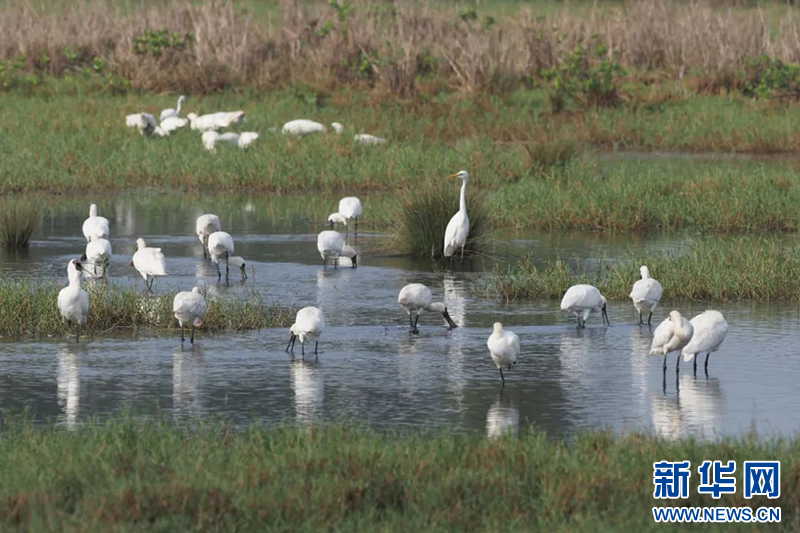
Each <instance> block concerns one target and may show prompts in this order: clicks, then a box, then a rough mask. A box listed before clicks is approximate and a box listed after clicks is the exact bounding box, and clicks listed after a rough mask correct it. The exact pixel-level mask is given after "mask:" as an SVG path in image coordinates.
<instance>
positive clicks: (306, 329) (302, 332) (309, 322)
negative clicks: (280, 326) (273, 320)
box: [286, 307, 325, 356]
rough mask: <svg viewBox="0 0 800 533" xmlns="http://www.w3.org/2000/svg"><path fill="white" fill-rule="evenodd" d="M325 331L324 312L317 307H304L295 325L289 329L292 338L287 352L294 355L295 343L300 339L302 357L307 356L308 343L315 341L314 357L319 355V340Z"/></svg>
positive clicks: (298, 313) (296, 318)
mask: <svg viewBox="0 0 800 533" xmlns="http://www.w3.org/2000/svg"><path fill="white" fill-rule="evenodd" d="M324 329H325V317H324V316H322V311H320V310H319V309H318V308H316V307H304V308H302V309H301V310H299V311H298V312H297V316H296V317H295V319H294V324H292V327H291V328H289V331H291V337H289V344H287V345H286V351H287V352H288V351H289V350H290V349H291V351H292V353H294V343H295V341H296V340H297V339H298V337H299V338H300V349H301V350H302V352H301V353H302V355H305V354H306V341H307V340H309V341H314V355H315V356H316V355H317V348H318V347H319V338H320V336H321V335H322V330H324Z"/></svg>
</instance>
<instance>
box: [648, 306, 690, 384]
mask: <svg viewBox="0 0 800 533" xmlns="http://www.w3.org/2000/svg"><path fill="white" fill-rule="evenodd" d="M693 333H694V326H692V323H691V322H689V321H688V320H686V319H685V318H684V317H683V316H681V314H680V313H679V312H678V311H674V310H673V311H670V313H669V316H668V317H667V318H665V319H664V321H663V322H661V324H659V325H658V327H657V328H656V331H655V333H654V334H653V344H652V345H650V355H661V354H664V372H666V371H667V354H669V353H670V352H675V351H679V350H682V349H683V348H684V347H685V346H686V345H687V344H689V341H690V340H692V334H693ZM680 361H681V354H678V357H677V358H676V360H675V372H678V369H679V368H680Z"/></svg>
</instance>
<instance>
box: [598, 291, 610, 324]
mask: <svg viewBox="0 0 800 533" xmlns="http://www.w3.org/2000/svg"><path fill="white" fill-rule="evenodd" d="M606 304H607V302H606V297H605V296H602V295H601V296H600V310H601V311H602V313H603V323H604V324H608V325H609V326H610V325H611V321H610V320H609V319H608V310H607V308H606Z"/></svg>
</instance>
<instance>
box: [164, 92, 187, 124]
mask: <svg viewBox="0 0 800 533" xmlns="http://www.w3.org/2000/svg"><path fill="white" fill-rule="evenodd" d="M184 100H186V97H185V96H183V95H181V96H180V97H178V109H172V108H171V107H168V108H167V109H165V110H163V111H162V112H161V115H160V116H159V121H160V122H163V121H164V120H166V119H168V118H171V117H180V116H181V106H182V105H183V102H184Z"/></svg>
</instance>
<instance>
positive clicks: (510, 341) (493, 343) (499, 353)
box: [486, 322, 519, 385]
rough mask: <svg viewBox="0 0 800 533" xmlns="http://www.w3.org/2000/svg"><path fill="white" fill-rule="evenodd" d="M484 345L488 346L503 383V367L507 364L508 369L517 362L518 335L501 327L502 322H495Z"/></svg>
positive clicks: (504, 380) (504, 379) (504, 382)
mask: <svg viewBox="0 0 800 533" xmlns="http://www.w3.org/2000/svg"><path fill="white" fill-rule="evenodd" d="M486 346H488V347H489V354H490V355H491V356H492V361H494V364H495V365H497V369H498V370H499V371H500V379H501V380H502V381H503V385H505V384H506V378H505V376H504V375H503V367H504V366H507V367H508V370H511V365H516V364H517V356H518V355H519V337H518V336H517V334H516V333H514V332H513V331H509V330H506V329H503V324H501V323H500V322H495V323H494V331H492V334H491V335H489V340H488V341H487V342H486Z"/></svg>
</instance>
